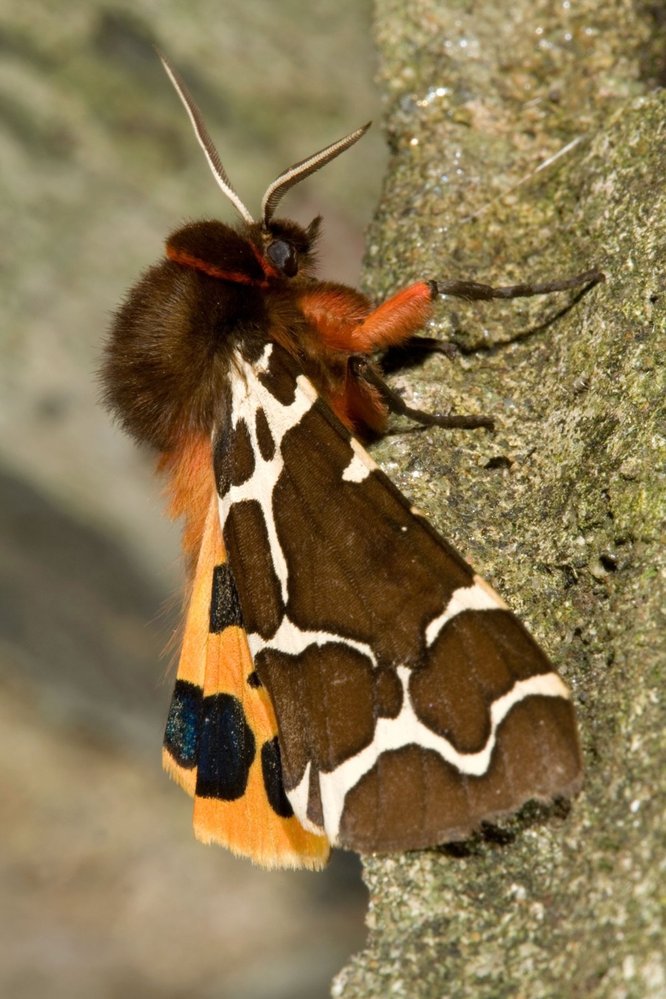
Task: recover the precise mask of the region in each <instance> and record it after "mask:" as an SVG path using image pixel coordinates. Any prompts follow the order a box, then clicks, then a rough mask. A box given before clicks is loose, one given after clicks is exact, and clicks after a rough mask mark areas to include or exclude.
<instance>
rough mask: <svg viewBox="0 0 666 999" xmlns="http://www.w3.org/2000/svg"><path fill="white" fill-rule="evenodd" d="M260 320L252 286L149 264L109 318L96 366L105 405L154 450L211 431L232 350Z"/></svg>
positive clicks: (188, 269) (165, 263) (259, 301)
mask: <svg viewBox="0 0 666 999" xmlns="http://www.w3.org/2000/svg"><path fill="white" fill-rule="evenodd" d="M265 322H266V320H265V309H264V304H263V301H262V297H261V293H260V292H259V291H256V290H255V289H253V288H248V287H247V286H239V285H237V284H234V283H231V282H229V281H221V280H217V279H215V278H213V277H210V276H208V275H206V274H204V273H201V272H200V271H198V270H195V269H193V268H192V267H188V266H184V265H182V264H178V263H175V262H172V261H170V260H165V261H163V262H162V263H161V264H158V265H157V266H155V267H151V268H150V270H148V271H147V272H146V273H145V274H144V276H143V277H142V278H141V280H140V281H139V282H138V284H137V285H135V287H134V288H132V290H131V291H130V292H129V294H128V296H127V298H126V300H125V302H124V303H123V304H122V305H121V307H120V309H119V310H118V312H117V313H116V315H115V318H114V321H113V326H112V328H111V335H110V338H109V340H108V342H107V345H106V351H105V358H104V364H103V367H102V372H101V376H102V382H103V385H104V391H105V400H106V403H107V405H108V406H109V408H110V409H111V410H113V411H114V412H115V413H116V415H117V416H118V417H119V419H120V421H121V422H122V424H123V426H124V427H125V429H126V430H127V431H128V432H129V433H131V434H132V435H133V436H134V437H135V438H136V439H137V440H139V441H142V442H146V443H148V444H151V445H153V446H154V447H156V448H157V449H158V450H160V451H170V450H171V449H172V448H173V447H174V446H175V445H176V444H177V443H178V442H179V440H182V437H183V435H184V434H189V433H202V432H203V433H210V431H211V429H212V427H213V425H214V424H215V422H216V420H217V418H218V417H219V414H220V411H221V407H222V408H223V407H224V404H225V399H226V397H227V384H228V373H229V359H230V354H231V350H232V349H233V347H234V346H237V344H238V339H239V337H240V336H241V335H243V336H245V337H247V336H251V335H257V331H260V330H261V329H262V328H263V327H264V326H265ZM259 335H260V334H259Z"/></svg>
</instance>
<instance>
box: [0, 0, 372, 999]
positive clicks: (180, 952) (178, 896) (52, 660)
mask: <svg viewBox="0 0 666 999" xmlns="http://www.w3.org/2000/svg"><path fill="white" fill-rule="evenodd" d="M155 41H157V42H158V43H159V45H160V46H161V47H162V48H163V49H164V51H165V52H167V53H168V54H169V55H170V56H171V58H172V60H173V61H174V63H175V64H177V66H178V67H179V68H180V69H181V71H182V72H183V74H184V75H185V76H186V78H187V80H188V82H189V84H190V86H191V89H192V91H193V92H194V93H195V94H196V98H197V100H198V101H199V102H200V104H201V106H202V108H203V110H204V112H205V113H206V116H207V118H208V120H209V124H210V127H211V131H212V133H213V134H214V136H215V140H216V142H217V144H218V146H219V148H220V150H221V153H222V155H223V157H224V161H225V165H226V167H227V169H228V171H229V173H230V175H231V177H232V179H233V182H234V184H235V185H236V187H237V189H238V190H239V192H240V193H241V196H242V197H243V198H244V199H245V200H246V202H247V203H248V205H249V206H250V208H251V209H253V208H255V207H256V206H257V205H258V201H259V199H260V197H261V194H262V192H263V190H264V189H265V187H266V186H267V184H268V183H269V182H270V181H271V180H272V179H273V178H274V177H275V176H276V175H277V174H278V173H279V172H280V171H281V170H282V169H283V168H284V167H286V166H287V165H288V164H290V163H292V162H294V161H295V160H297V159H300V158H301V157H302V156H305V155H307V154H308V153H311V152H313V151H314V150H315V149H317V148H319V147H321V146H322V145H324V144H326V143H327V142H329V141H331V140H332V139H334V138H337V137H338V136H339V135H342V134H344V133H345V132H346V131H348V130H350V129H351V128H353V127H355V126H356V125H358V124H360V123H362V122H364V121H367V120H368V119H369V118H372V117H377V114H378V97H377V94H376V92H375V90H374V88H373V84H372V77H373V70H374V56H373V51H372V42H371V33H370V4H369V3H368V2H358V0H346V2H341V0H335V2H333V0H319V2H317V3H303V2H287V3H280V4H269V3H265V2H261V0H245V2H243V3H237V2H225V3H219V2H218V3H215V2H211V0H193V2H189V3H187V4H179V3H175V2H170V3H160V4H154V3H150V2H148V0H141V2H131V3H130V2H117V3H114V2H107V3H104V2H100V0H86V2H71V3H65V2H60V3H52V2H49V0H43V2H40V0H31V2H30V3H14V2H11V0H2V2H1V3H0V176H1V177H2V194H1V196H0V218H1V220H2V239H1V241H0V300H1V303H2V304H1V308H2V327H1V328H0V518H1V519H0V589H1V593H0V685H1V687H2V698H1V701H0V713H1V721H0V784H1V785H2V788H3V791H2V799H1V802H0V823H1V826H2V843H3V847H2V853H1V855H0V882H1V883H0V899H1V901H0V995H2V996H3V999H4V997H6V999H38V997H42V996H47V995H48V996H49V997H50V999H65V997H67V999H90V997H93V996H94V997H96V999H97V997H104V999H106V997H115V996H120V995H122V996H123V997H129V999H131V997H137V999H138V997H141V999H146V997H160V999H161V997H180V996H183V997H185V996H187V997H188V999H189V997H209V996H210V997H213V996H214V997H221V996H232V997H243V999H244V997H248V999H264V997H271V999H275V997H277V999H280V997H284V999H293V997H302V999H310V997H317V996H323V995H325V994H327V992H328V982H329V980H330V978H331V977H332V975H333V974H334V972H335V971H336V970H338V969H339V968H340V966H341V965H342V963H343V962H344V960H345V959H346V958H347V956H348V955H349V954H350V953H351V952H352V951H353V950H355V949H357V948H358V947H359V946H361V944H362V941H363V939H364V930H363V913H364V909H365V905H366V897H367V896H366V893H365V890H364V889H363V887H362V885H361V881H360V874H359V866H358V861H357V860H356V858H353V857H350V856H347V857H346V858H341V859H338V860H336V861H335V862H334V863H333V865H332V867H331V869H330V870H329V871H328V872H327V873H326V874H324V875H312V874H307V873H304V874H292V873H289V874H284V875H282V874H266V873H264V872H261V871H259V870H258V869H255V868H253V867H252V866H251V865H250V864H249V863H245V862H242V861H237V860H234V859H233V858H231V857H230V856H229V855H227V854H226V853H225V852H224V851H222V850H219V849H216V848H212V847H203V846H201V845H199V844H197V843H195V842H194V840H193V837H192V834H191V829H190V803H189V801H188V799H187V798H186V797H185V796H184V795H183V794H182V792H181V791H179V790H178V789H177V788H176V787H175V785H173V784H171V783H170V782H169V781H168V779H167V778H166V777H165V775H163V774H162V772H161V768H160V743H161V733H162V726H163V721H164V717H165V712H166V708H167V704H168V699H169V694H170V686H171V673H172V665H171V663H170V661H169V658H168V657H164V656H163V655H162V650H163V648H164V646H165V645H166V642H167V640H168V638H169V636H170V634H171V631H172V629H173V627H174V625H175V622H176V618H177V608H178V603H179V598H178V590H179V584H180V566H179V562H178V529H177V528H176V527H175V526H174V525H171V524H169V523H168V522H167V521H166V520H165V519H164V518H163V517H162V510H161V508H162V498H161V495H160V486H159V484H158V483H157V482H156V480H155V479H154V478H153V474H152V459H151V457H150V455H148V454H145V453H138V452H137V451H136V450H135V448H134V447H133V445H132V444H131V443H130V442H129V441H127V440H125V439H124V437H122V436H121V434H120V433H119V432H118V431H117V430H116V429H115V428H114V427H113V426H112V425H111V423H110V421H109V419H108V416H107V414H106V413H105V412H103V411H102V410H101V409H100V407H99V406H98V401H97V399H98V386H97V384H96V382H95V374H94V373H95V369H96V367H97V364H98V357H99V351H100V345H101V341H102V338H103V335H104V332H105V329H106V327H107V325H108V321H109V316H110V313H111V311H112V310H113V308H114V306H115V305H116V303H117V302H118V301H119V299H120V297H121V296H122V295H123V293H124V291H125V290H126V288H127V287H128V286H129V284H130V283H131V282H132V281H134V280H135V279H136V278H137V277H138V275H139V273H140V271H141V270H142V269H143V268H144V267H146V266H148V265H149V264H151V263H152V262H153V261H154V260H155V259H156V258H157V257H158V256H159V255H160V254H161V252H162V245H163V238H164V236H165V235H166V233H167V232H168V231H169V230H170V229H171V228H173V227H175V226H177V225H178V224H180V222H181V221H182V220H183V219H185V218H193V217H197V216H201V215H208V216H214V215H216V214H217V215H219V216H220V217H222V218H224V219H233V218H234V213H233V210H232V209H231V207H230V206H229V205H228V204H227V202H226V201H225V200H224V199H223V197H222V195H221V194H220V192H219V191H218V188H217V187H216V185H215V183H214V181H213V179H212V177H211V176H210V174H209V171H208V168H207V166H206V163H205V161H204V158H203V156H202V154H201V152H200V149H199V147H198V145H197V144H196V141H195V139H194V137H193V135H192V133H191V130H190V126H189V122H188V121H187V118H186V116H185V114H184V112H183V110H182V107H181V105H180V103H179V101H178V99H177V97H176V95H175V93H174V92H173V90H172V88H171V86H170V84H169V83H168V80H167V78H166V76H165V75H164V72H163V70H162V68H161V66H160V65H159V62H158V60H157V59H156V57H155V54H154V52H153V50H152V44H153V43H154V42H155ZM383 162H384V152H383V143H382V139H381V134H380V129H379V127H377V128H375V129H374V130H373V132H371V133H370V135H368V136H367V137H366V138H365V139H364V141H363V144H362V145H361V146H360V147H358V148H357V149H356V150H355V151H354V154H353V156H352V154H349V155H348V156H347V157H343V158H342V159H341V160H340V161H339V162H338V163H336V164H335V165H331V166H330V167H329V168H328V169H327V170H326V171H324V172H323V173H322V174H320V175H318V176H317V177H316V178H313V179H312V180H311V181H309V182H307V183H305V184H304V185H303V187H302V188H301V189H299V191H298V193H297V192H294V194H293V195H290V196H289V198H288V200H287V201H285V209H287V210H289V211H290V212H293V214H294V216H295V217H297V218H299V219H301V220H303V221H309V220H310V219H311V218H312V216H313V215H315V214H317V213H318V212H322V213H323V215H324V216H325V219H326V231H325V241H324V247H323V253H322V258H323V259H322V265H323V268H324V269H325V272H326V273H327V274H329V275H333V276H336V277H339V278H341V279H345V280H351V281H355V280H357V278H358V271H359V268H360V260H361V254H362V249H363V229H364V227H365V225H366V224H367V222H368V220H369V218H370V215H371V213H372V210H373V207H374V204H375V202H376V199H377V196H378V192H379V187H380V183H381V175H382V171H383Z"/></svg>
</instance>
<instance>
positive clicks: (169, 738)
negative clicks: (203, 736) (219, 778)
mask: <svg viewBox="0 0 666 999" xmlns="http://www.w3.org/2000/svg"><path fill="white" fill-rule="evenodd" d="M201 716H202V690H201V687H198V686H197V685H196V684H194V683H190V682H189V681H187V680H176V685H175V687H174V690H173V696H172V698H171V706H170V708H169V715H168V717H167V723H166V730H165V732H164V747H165V749H166V750H167V751H168V752H169V753H170V754H171V756H172V757H173V758H174V760H175V761H176V763H177V764H178V765H179V766H181V767H184V768H185V769H187V770H191V769H192V768H193V767H195V766H196V765H197V760H198V758H199V734H200V730H201Z"/></svg>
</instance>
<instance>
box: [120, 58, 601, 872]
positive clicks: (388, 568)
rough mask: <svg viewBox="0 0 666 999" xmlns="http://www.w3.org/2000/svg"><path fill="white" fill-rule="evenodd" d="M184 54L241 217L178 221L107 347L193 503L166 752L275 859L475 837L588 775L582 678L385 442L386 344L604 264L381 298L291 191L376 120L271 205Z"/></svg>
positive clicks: (394, 405)
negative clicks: (469, 553) (300, 218)
mask: <svg viewBox="0 0 666 999" xmlns="http://www.w3.org/2000/svg"><path fill="white" fill-rule="evenodd" d="M162 61H163V63H164V67H165V69H166V72H167V74H168V76H169V78H170V80H171V82H172V83H173V85H174V87H175V89H176V91H177V93H178V95H179V97H180V99H181V101H182V102H183V104H184V106H185V109H186V111H187V113H188V115H189V118H190V120H191V123H192V126H193V128H194V132H195V135H196V137H197V139H198V141H199V143H200V145H201V147H202V148H203V151H204V153H205V156H206V158H207V160H208V164H209V166H210V168H211V170H212V173H213V176H214V177H215V179H216V181H217V183H218V184H219V186H220V188H221V189H222V191H223V192H224V194H225V195H226V197H227V198H228V199H229V200H230V201H231V203H232V205H233V206H234V208H235V210H236V212H237V213H238V215H239V216H240V220H239V222H238V224H237V225H236V226H234V227H232V226H229V225H227V224H225V223H223V222H219V221H199V222H194V223H191V224H187V225H185V226H183V227H182V228H180V229H178V230H177V231H175V232H173V233H172V234H171V235H170V236H169V237H168V239H167V241H166V255H165V258H164V259H163V260H162V261H161V262H159V263H158V264H157V265H155V266H153V267H151V268H150V269H149V270H148V271H147V272H146V273H145V274H144V275H143V277H142V278H141V279H140V281H139V282H138V283H137V284H136V286H135V287H134V288H132V290H131V291H130V292H129V294H128V296H127V298H126V300H125V302H124V303H123V304H122V305H121V307H120V308H119V310H118V312H117V314H116V316H115V320H114V323H113V328H112V331H111V334H110V337H109V340H108V343H107V345H106V350H105V357H104V363H103V370H102V378H103V384H104V388H105V398H106V402H107V404H108V406H109V407H110V408H111V409H112V411H113V412H114V413H115V414H116V416H117V418H118V419H119V420H120V422H121V423H122V425H123V426H124V427H125V429H126V430H127V431H129V433H130V434H131V435H133V437H135V438H136V439H137V440H138V441H140V442H143V443H147V444H149V445H151V446H152V447H153V448H155V449H156V451H157V452H158V454H159V468H160V471H161V472H162V473H163V474H164V475H166V477H167V481H168V487H169V492H170V513H171V514H172V515H173V516H174V517H182V518H183V520H184V534H183V550H184V555H185V561H186V567H187V575H188V579H189V590H188V599H187V608H188V609H187V612H186V619H185V629H184V637H183V641H182V651H181V654H180V661H179V665H178V674H177V680H176V685H175V691H174V694H173V700H172V704H171V708H170V712H169V716H168V721H167V725H166V734H165V740H164V751H163V752H164V756H163V759H164V766H165V768H166V770H167V772H168V773H169V774H170V775H171V776H172V777H173V778H174V779H175V780H176V781H177V782H178V783H179V784H180V785H182V787H183V788H184V789H185V790H186V791H187V792H188V793H189V794H190V795H192V796H193V798H194V829H195V833H196V836H197V837H198V838H199V839H201V840H203V841H204V842H211V841H215V842H218V843H222V844H224V845H225V846H227V847H228V848H230V849H231V850H232V851H234V852H235V853H237V854H241V855H245V856H248V857H250V858H252V860H254V861H255V862H256V863H259V864H261V865H264V866H266V867H269V868H270V867H273V868H275V867H308V868H320V867H322V866H323V865H324V864H325V862H326V859H327V857H328V854H329V850H330V847H331V846H332V845H334V846H342V847H346V848H350V849H353V850H356V851H359V852H374V851H394V850H407V849H415V848H424V847H430V846H435V845H437V844H440V843H443V842H447V841H451V840H455V839H460V838H462V837H466V836H468V835H469V834H470V833H471V832H473V831H474V830H476V829H478V828H479V826H480V824H481V823H482V822H484V821H487V820H492V819H496V818H497V817H500V816H505V815H508V814H510V813H512V812H514V811H516V810H517V809H518V808H520V806H521V805H523V804H524V803H525V802H526V801H527V800H529V799H536V800H538V801H543V802H550V801H552V800H553V799H555V798H556V797H558V796H570V795H573V794H574V793H575V792H576V791H577V790H578V788H579V786H580V782H581V755H580V749H579V743H578V736H577V730H576V721H575V717H574V710H573V707H572V703H571V696H570V692H569V690H568V688H567V687H566V685H565V684H564V682H563V681H562V679H561V678H560V677H559V675H558V674H557V673H556V671H555V670H554V668H553V666H552V665H551V663H550V662H549V660H548V659H547V657H546V656H545V655H544V653H543V652H542V651H541V650H540V649H539V647H538V646H537V645H536V643H535V642H534V640H533V639H532V638H531V637H530V635H529V634H528V633H527V631H526V630H525V628H524V627H523V625H522V624H521V623H520V621H519V620H518V619H517V618H516V617H514V615H513V614H512V613H511V611H510V610H508V608H507V607H506V605H505V604H504V602H503V601H502V600H501V599H500V597H498V596H497V594H496V593H495V592H494V591H493V590H492V589H491V587H490V586H489V585H488V584H487V583H485V582H484V581H483V580H482V579H481V578H480V577H479V576H478V575H476V574H475V572H474V570H473V569H472V568H471V567H470V566H469V565H468V564H467V562H466V561H465V560H464V559H463V558H462V557H461V556H460V555H459V554H458V553H457V552H456V551H455V550H454V549H453V548H452V547H451V546H450V545H449V544H447V542H446V541H444V540H443V539H442V538H441V537H440V536H439V535H438V534H437V532H436V531H435V530H434V529H433V528H432V527H431V526H430V524H429V523H428V522H427V520H425V518H424V516H423V515H422V514H421V513H420V512H419V511H418V510H416V509H414V507H413V506H412V505H411V504H410V502H409V501H408V500H407V499H405V497H404V496H403V495H402V494H401V493H400V492H399V491H398V490H397V489H396V488H395V486H394V485H393V484H392V483H391V482H390V480H389V479H388V478H387V477H386V475H384V473H383V472H382V471H381V470H380V469H379V468H378V467H377V465H376V464H375V462H374V461H373V460H372V458H371V457H370V456H369V455H368V453H367V452H366V451H365V450H364V448H363V447H362V445H361V444H360V443H359V439H364V438H370V437H373V436H377V435H379V434H381V433H382V432H384V430H385V429H386V426H387V418H388V413H389V411H397V412H402V413H405V414H407V415H409V416H411V417H413V418H414V419H416V420H419V421H420V422H422V423H426V424H428V423H430V424H436V425H439V426H443V427H484V426H489V425H490V421H489V420H488V419H486V418H483V417H475V416H458V415H455V414H450V415H441V414H427V413H421V412H419V411H417V410H412V409H410V408H409V407H407V406H406V405H405V404H404V403H403V402H402V400H401V398H400V397H399V396H398V395H397V394H396V393H394V392H393V391H392V390H391V389H390V388H389V387H388V386H387V385H386V384H385V382H384V380H383V378H382V377H381V373H380V369H379V368H378V366H377V365H376V363H375V362H374V360H373V355H375V354H376V353H377V352H379V351H382V350H385V349H386V348H389V347H392V346H395V345H400V344H404V343H406V342H408V341H410V340H411V339H412V338H413V337H414V336H415V335H416V333H417V331H418V330H419V329H421V327H422V326H423V324H424V323H425V321H426V320H427V318H428V317H429V315H430V314H431V310H432V305H433V301H434V299H435V298H436V297H437V296H438V295H441V294H451V295H460V296H464V297H467V298H479V299H485V298H498V297H499V298H513V297H517V296H519V295H531V294H542V293H547V292H549V291H555V290H560V289H565V288H574V287H577V286H579V285H584V284H585V283H589V282H593V281H594V280H597V279H598V274H597V272H592V271H590V272H587V273H585V274H583V275H579V276H577V277H575V278H570V279H567V280H563V281H553V282H550V283H548V284H541V285H516V286H511V287H505V288H492V287H489V286H487V285H481V284H477V283H475V282H470V281H438V282H434V281H419V282H417V283H415V284H412V285H411V286H409V287H407V288H405V289H403V290H402V291H399V292H398V293H397V294H395V295H393V296H392V297H391V298H389V299H388V300H387V301H385V302H383V303H382V304H380V305H373V304H372V303H371V302H370V301H369V300H368V298H367V297H366V296H365V295H362V294H361V293H360V292H358V291H355V290H354V289H352V288H350V287H346V286H344V285H341V284H336V283H333V282H329V281H320V280H318V279H317V278H316V277H315V276H314V253H315V248H316V243H317V238H318V235H319V229H320V222H321V219H320V218H316V219H315V220H314V221H313V222H312V223H311V224H310V225H309V226H307V228H303V227H302V226H300V225H298V224H296V223H295V222H292V221H289V220H288V219H285V218H276V217H275V212H276V209H277V206H278V204H279V202H280V201H281V199H282V198H283V196H284V195H285V194H286V193H287V191H289V189H290V188H292V187H293V186H294V185H295V184H297V183H298V182H300V181H301V180H303V178H305V177H307V176H309V175H310V174H312V173H313V172H314V171H316V170H319V169H320V168H321V167H323V166H324V165H325V164H326V163H328V162H330V161H331V160H332V159H334V158H335V157H336V156H339V155H340V154H341V153H342V152H343V151H345V150H347V149H349V147H350V146H352V145H353V144H354V143H355V142H357V140H358V139H360V138H361V136H362V135H363V133H364V132H365V130H366V128H367V127H368V126H364V127H363V128H359V129H357V130H356V131H353V132H351V133H350V134H349V135H347V136H345V137H344V138H342V139H340V140H338V141H337V142H334V143H332V144H331V145H330V146H327V147H326V148H325V149H322V150H320V151H319V152H317V153H315V154H314V155H312V156H309V157H307V158H306V159H304V160H301V161H300V162H298V163H296V164H294V165H293V166H291V167H289V168H288V169H287V170H285V171H284V172H283V173H281V174H280V175H279V176H278V178H277V179H276V180H274V181H273V183H272V184H271V185H270V186H269V187H268V190H267V191H266V194H265V195H264V198H263V203H262V206H261V217H260V219H259V220H257V221H255V219H254V218H253V217H252V215H251V214H250V212H249V211H248V209H247V208H246V207H245V205H244V204H243V202H242V201H241V199H240V197H239V196H238V194H237V193H236V191H235V190H234V188H233V187H232V185H231V182H230V180H229V178H228V176H227V174H226V171H225V169H224V167H223V165H222V162H221V160H220V157H219V155H218V153H217V150H216V149H215V147H214V145H213V142H212V141H211V138H210V136H209V134H208V131H207V129H206V126H205V124H204V121H203V119H202V117H201V114H200V112H199V110H198V108H197V106H196V104H195V103H194V101H193V100H192V98H191V96H190V95H189V93H188V92H187V89H186V87H185V84H184V83H183V81H182V79H181V78H180V76H179V75H178V74H177V73H176V71H175V70H174V69H173V68H172V67H171V66H170V65H169V64H168V62H167V61H166V60H165V59H164V58H163V59H162Z"/></svg>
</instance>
